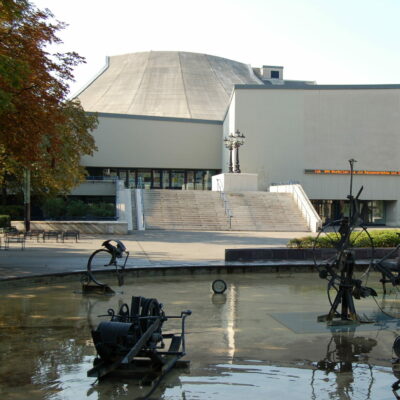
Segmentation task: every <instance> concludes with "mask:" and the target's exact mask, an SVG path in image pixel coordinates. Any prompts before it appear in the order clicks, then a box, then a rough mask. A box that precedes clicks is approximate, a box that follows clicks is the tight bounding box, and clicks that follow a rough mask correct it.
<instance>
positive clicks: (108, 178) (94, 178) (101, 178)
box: [86, 175, 118, 182]
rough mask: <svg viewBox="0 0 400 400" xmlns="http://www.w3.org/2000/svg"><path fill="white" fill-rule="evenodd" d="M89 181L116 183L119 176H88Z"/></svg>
mask: <svg viewBox="0 0 400 400" xmlns="http://www.w3.org/2000/svg"><path fill="white" fill-rule="evenodd" d="M86 180H87V181H105V182H107V181H108V182H115V181H116V180H118V176H92V175H88V176H86Z"/></svg>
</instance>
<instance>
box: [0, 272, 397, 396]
mask: <svg viewBox="0 0 400 400" xmlns="http://www.w3.org/2000/svg"><path fill="white" fill-rule="evenodd" d="M223 278H224V279H226V281H227V282H228V290H227V291H226V292H225V294H224V295H213V296H212V297H211V298H210V291H209V287H210V282H212V280H213V276H211V275H203V276H195V275H192V276H189V277H176V276H174V277H157V278H154V277H153V278H149V279H135V280H132V281H131V282H127V284H126V286H125V287H124V293H117V294H116V295H115V296H113V297H101V296H92V297H83V296H82V295H80V294H77V293H74V290H76V288H77V286H79V283H76V284H75V283H72V284H70V285H68V284H66V285H65V287H58V288H56V287H53V286H49V287H43V288H40V289H39V288H37V287H36V288H35V287H32V288H26V289H15V290H11V289H10V290H8V291H3V292H2V303H1V306H0V398H1V399H3V398H4V399H16V400H19V399H21V400H22V399H23V400H25V399H27V398H29V399H33V400H35V399H46V400H62V399H74V400H81V399H90V400H96V399H100V400H103V399H119V398H129V399H134V398H136V397H140V396H144V395H146V394H147V393H148V390H149V388H147V387H141V386H140V383H139V382H138V381H135V380H132V379H130V378H126V379H125V378H123V379H118V380H116V379H111V380H105V381H102V382H95V381H94V379H92V378H87V377H86V372H87V370H89V369H90V368H91V367H92V363H93V359H94V357H95V349H94V347H93V344H92V341H91V335H90V330H91V329H93V327H95V326H97V324H98V322H99V320H101V319H99V318H98V315H101V314H103V315H104V314H106V312H107V309H108V308H114V309H118V308H119V305H120V304H122V303H125V302H127V301H128V300H129V299H130V298H131V296H132V295H145V296H146V297H154V298H157V299H159V300H160V301H161V302H163V303H164V305H165V309H166V311H167V313H168V314H175V313H179V312H180V310H182V309H192V311H193V316H192V317H191V318H190V321H188V324H187V328H188V329H187V337H186V339H187V350H188V356H187V358H186V359H190V360H191V367H190V371H179V370H175V371H172V372H171V373H170V374H169V375H168V376H167V377H166V379H165V381H163V382H162V384H161V385H160V387H159V388H158V391H157V392H156V393H155V394H154V395H153V397H154V398H160V399H168V400H171V399H218V400H219V399H230V400H232V399H240V400H241V399H243V398H251V399H252V400H253V399H265V398H270V399H276V398H279V397H288V398H290V399H305V398H306V399H318V400H320V399H349V398H352V399H356V398H357V399H358V398H359V399H368V398H369V399H374V400H375V399H378V400H379V399H387V398H392V397H393V394H392V391H391V385H392V383H393V381H394V380H395V379H394V377H393V374H392V370H391V348H392V344H393V340H394V335H393V332H392V328H391V326H392V325H389V324H386V325H385V328H384V329H383V328H382V330H381V331H379V332H378V331H377V329H378V328H377V327H375V326H371V327H369V328H368V329H371V331H361V330H355V331H349V332H344V333H343V332H342V333H340V332H333V333H331V332H330V331H321V330H319V331H312V330H307V331H305V332H297V333H295V331H294V330H292V329H290V327H288V326H287V325H285V324H283V323H281V322H279V321H278V320H277V319H276V318H275V319H274V318H272V317H271V314H272V313H274V312H290V313H292V314H293V315H294V314H296V313H297V315H299V319H301V318H302V316H304V315H305V313H307V312H308V313H311V312H315V313H316V314H318V313H319V314H320V313H321V312H324V311H325V308H326V306H325V303H326V294H325V289H324V288H323V287H322V285H321V284H320V280H319V278H318V277H315V282H314V281H313V279H314V274H303V275H302V274H299V275H298V276H297V275H296V277H295V278H291V279H280V278H277V277H274V276H273V275H272V274H265V275H263V274H243V273H241V274H229V275H226V277H225V276H223ZM111 283H112V282H111ZM300 289H301V290H300ZM372 306H375V305H374V303H372V302H371V304H368V302H367V301H365V302H363V303H362V304H361V305H360V309H361V308H362V307H364V308H365V310H364V309H363V310H362V311H374V310H376V308H375V309H372V308H368V307H372ZM314 320H315V319H313V321H314ZM171 322H172V321H171ZM372 325H373V324H372ZM168 328H169V325H168ZM176 329H179V323H178V324H177V325H176V326H175V327H174V326H172V327H171V331H175V330H176ZM374 329H375V330H374ZM346 396H347V397H346Z"/></svg>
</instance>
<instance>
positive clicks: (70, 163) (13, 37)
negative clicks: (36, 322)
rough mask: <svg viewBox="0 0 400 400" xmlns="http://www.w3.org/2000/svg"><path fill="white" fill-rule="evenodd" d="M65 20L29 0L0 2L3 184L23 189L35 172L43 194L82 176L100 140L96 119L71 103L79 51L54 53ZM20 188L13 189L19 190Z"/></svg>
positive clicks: (0, 164)
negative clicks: (26, 174)
mask: <svg viewBox="0 0 400 400" xmlns="http://www.w3.org/2000/svg"><path fill="white" fill-rule="evenodd" d="M64 27H65V24H64V23H61V22H59V21H54V17H53V15H52V14H51V12H50V11H49V10H47V9H46V10H44V11H43V10H38V9H37V8H35V6H34V5H32V4H31V3H30V2H29V1H27V0H0V185H3V192H4V186H7V187H8V188H12V189H13V190H14V188H15V187H21V183H22V179H23V170H24V169H29V170H30V171H31V179H32V188H33V190H35V191H36V192H38V193H39V194H45V195H54V194H56V193H67V192H68V191H70V189H71V188H73V187H74V186H75V185H76V184H77V183H79V182H80V181H81V180H82V179H83V177H84V169H83V168H82V167H81V166H80V165H79V162H80V158H81V157H82V156H83V155H91V154H92V153H93V151H94V150H95V149H96V148H95V143H94V139H93V137H92V135H91V134H90V132H91V131H92V130H93V129H95V128H96V126H97V117H96V116H94V115H88V114H86V113H85V112H84V110H83V108H82V107H81V105H80V104H79V102H78V101H71V100H68V98H67V96H68V93H69V84H70V82H71V81H73V74H72V71H73V68H74V67H75V66H76V65H78V64H79V63H82V62H84V59H83V58H82V57H80V56H79V55H78V54H76V53H75V52H70V53H63V54H61V53H55V54H49V53H48V52H47V51H46V49H47V48H48V46H49V45H51V44H57V43H61V41H60V39H59V38H58V37H57V32H58V31H59V30H61V29H63V28H64ZM13 185H14V188H13Z"/></svg>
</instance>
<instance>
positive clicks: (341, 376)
mask: <svg viewBox="0 0 400 400" xmlns="http://www.w3.org/2000/svg"><path fill="white" fill-rule="evenodd" d="M377 343H378V342H377V341H376V340H375V339H373V338H366V337H363V336H357V335H356V330H355V328H354V327H353V328H349V329H348V330H346V331H343V330H342V331H340V332H333V333H332V338H331V339H330V341H329V343H328V346H327V350H326V356H325V358H324V359H323V360H320V361H319V362H318V363H317V364H316V367H317V370H320V371H323V372H324V374H325V375H326V376H327V377H330V375H331V374H332V375H334V377H335V381H336V388H335V389H334V393H335V395H337V396H338V397H339V398H340V399H351V398H352V397H353V395H354V388H353V383H354V381H355V374H354V369H355V368H359V367H360V368H361V370H362V375H363V382H362V385H363V386H364V388H365V390H366V397H365V399H371V391H372V384H373V381H374V377H373V367H372V365H370V364H369V362H368V353H370V352H371V350H372V348H373V347H375V346H376V345H377ZM368 372H369V379H368V376H367V375H368ZM314 375H315V371H314V373H313V376H314ZM311 386H312V388H313V397H312V398H313V399H316V398H317V394H316V393H315V391H314V378H313V380H312V381H311Z"/></svg>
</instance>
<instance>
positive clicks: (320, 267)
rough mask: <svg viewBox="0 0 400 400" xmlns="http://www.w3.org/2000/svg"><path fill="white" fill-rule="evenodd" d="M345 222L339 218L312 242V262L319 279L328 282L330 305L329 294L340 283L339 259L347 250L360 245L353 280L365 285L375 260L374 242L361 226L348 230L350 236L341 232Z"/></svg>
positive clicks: (329, 296)
mask: <svg viewBox="0 0 400 400" xmlns="http://www.w3.org/2000/svg"><path fill="white" fill-rule="evenodd" d="M346 221H347V220H345V219H341V220H337V221H334V222H332V223H330V224H328V225H325V226H324V227H323V229H321V231H320V232H319V233H318V235H317V236H316V238H315V240H314V243H313V248H312V252H313V261H314V265H315V268H316V269H317V271H318V272H319V276H320V278H322V279H326V280H328V286H327V290H328V298H329V301H330V302H331V293H332V291H335V292H336V291H337V290H338V284H339V282H340V274H341V271H340V260H341V257H343V254H344V252H345V251H346V250H352V249H355V248H359V247H360V246H362V249H361V250H359V251H358V254H356V256H355V261H356V267H355V268H354V273H353V276H354V279H359V280H361V281H363V284H365V283H366V280H367V279H368V273H369V271H370V269H371V266H372V263H373V260H374V243H373V240H372V238H371V236H370V234H369V233H368V231H367V230H366V228H365V227H364V226H362V225H358V226H354V227H353V226H350V227H348V231H349V235H348V234H346V233H344V231H345V230H344V229H343V226H344V225H343V224H344V223H346Z"/></svg>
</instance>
